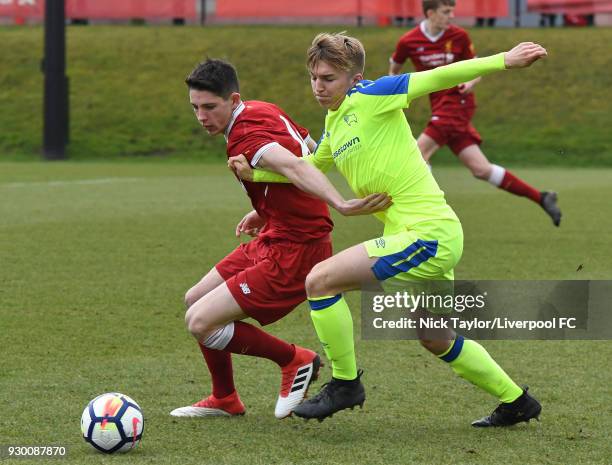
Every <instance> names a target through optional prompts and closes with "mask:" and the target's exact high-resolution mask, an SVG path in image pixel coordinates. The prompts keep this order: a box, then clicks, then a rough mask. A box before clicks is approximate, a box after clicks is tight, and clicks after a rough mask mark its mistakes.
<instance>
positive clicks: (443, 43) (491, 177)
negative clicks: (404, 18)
mask: <svg viewBox="0 0 612 465" xmlns="http://www.w3.org/2000/svg"><path fill="white" fill-rule="evenodd" d="M454 9H455V1H454V0H423V12H424V13H425V18H426V19H425V20H424V21H422V22H421V23H420V24H419V25H418V26H417V27H415V28H414V29H412V30H410V31H408V32H407V33H405V34H404V35H403V36H402V37H401V38H400V40H399V42H398V43H397V47H396V49H395V52H394V53H393V55H392V56H391V59H390V60H389V61H390V67H389V74H391V75H397V74H400V72H401V69H402V66H403V64H404V63H405V61H406V60H407V59H410V60H411V61H412V64H413V66H414V67H415V69H416V70H417V71H425V70H429V69H433V68H437V67H438V66H443V65H447V64H450V63H453V62H456V61H461V60H469V59H470V58H474V56H475V55H474V46H473V45H472V41H471V40H470V37H469V36H468V33H467V32H466V31H465V30H463V29H461V28H460V27H458V26H455V25H453V24H451V20H452V18H453V17H454ZM480 79H481V78H477V79H474V80H473V81H470V82H466V83H463V84H461V85H459V86H457V87H454V88H452V89H448V90H443V91H440V92H435V93H433V94H431V95H430V96H429V100H430V104H431V114H432V116H431V119H430V121H429V123H428V125H427V127H426V128H425V130H424V131H423V133H422V134H421V135H420V136H419V138H418V140H417V143H418V145H419V149H420V151H421V153H422V154H423V157H424V158H425V161H427V162H428V163H429V159H430V158H431V157H432V155H433V154H434V153H435V152H436V151H437V150H438V149H439V148H440V147H442V146H444V145H448V147H449V148H450V149H451V150H452V152H453V153H454V154H455V155H457V157H458V158H459V160H461V162H462V163H463V164H464V165H465V166H466V167H467V168H468V169H469V170H470V171H471V172H472V174H473V175H474V176H475V177H476V178H478V179H482V180H485V181H489V182H490V183H491V184H493V185H494V186H497V187H499V188H501V189H504V190H505V191H507V192H510V193H512V194H515V195H519V196H523V197H527V198H528V199H530V200H532V201H534V202H536V203H537V204H539V205H540V206H541V207H542V208H543V209H544V211H546V213H548V215H549V216H550V217H551V219H552V221H553V223H554V225H555V226H559V224H560V222H561V210H560V209H559V207H558V206H557V194H556V193H555V192H547V191H539V190H537V189H535V188H534V187H532V186H531V185H529V184H528V183H526V182H525V181H523V180H522V179H520V178H518V177H517V176H515V175H514V174H513V173H511V172H510V171H508V170H506V169H505V168H503V167H501V166H499V165H495V164H492V163H490V162H489V160H488V159H487V157H486V156H485V155H484V153H483V152H482V150H481V149H480V143H481V142H482V139H481V137H480V134H478V131H476V128H474V126H473V125H472V117H473V116H474V111H475V109H476V102H475V98H474V94H473V89H474V86H475V85H476V84H477V83H478V82H479V81H480Z"/></svg>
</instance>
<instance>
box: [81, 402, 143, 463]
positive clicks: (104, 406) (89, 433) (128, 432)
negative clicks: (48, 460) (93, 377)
mask: <svg viewBox="0 0 612 465" xmlns="http://www.w3.org/2000/svg"><path fill="white" fill-rule="evenodd" d="M143 430H144V418H143V416H142V410H140V406H139V405H138V404H137V403H136V402H135V401H134V400H133V399H132V398H130V397H128V396H125V395H123V394H119V393H118V392H109V393H107V394H102V395H100V396H98V397H96V398H95V399H93V400H92V401H91V402H90V403H89V405H87V407H85V410H83V415H82V416H81V431H82V432H83V439H85V441H87V442H88V443H89V444H91V445H92V446H93V447H95V448H96V449H97V450H99V451H100V452H104V453H106V454H112V453H114V452H127V451H129V450H132V449H133V448H134V447H136V445H137V444H138V443H139V442H140V440H141V439H142V432H143Z"/></svg>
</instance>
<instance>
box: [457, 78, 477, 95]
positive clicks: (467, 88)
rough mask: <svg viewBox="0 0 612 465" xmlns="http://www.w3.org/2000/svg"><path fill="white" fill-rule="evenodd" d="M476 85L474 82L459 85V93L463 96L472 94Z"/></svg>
mask: <svg viewBox="0 0 612 465" xmlns="http://www.w3.org/2000/svg"><path fill="white" fill-rule="evenodd" d="M474 85H475V83H474V82H472V81H470V82H464V83H463V84H459V85H458V86H457V88H458V89H459V93H460V94H461V95H467V94H471V93H472V92H473V91H474Z"/></svg>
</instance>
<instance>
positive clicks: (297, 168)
mask: <svg viewBox="0 0 612 465" xmlns="http://www.w3.org/2000/svg"><path fill="white" fill-rule="evenodd" d="M257 166H258V167H261V168H263V169H265V170H270V171H274V172H276V173H279V174H282V175H283V176H285V177H286V178H287V179H289V181H291V182H292V183H293V184H294V185H295V186H296V187H298V188H299V189H301V190H303V191H304V192H308V193H309V194H312V195H315V196H317V197H319V198H320V199H322V200H323V201H325V202H326V203H327V204H328V205H330V206H331V207H333V208H334V209H336V210H337V211H338V212H340V213H341V214H342V215H345V216H354V215H369V214H372V213H376V212H378V211H382V210H386V209H387V208H389V206H390V205H391V198H390V197H389V196H388V195H387V194H371V195H369V196H367V197H365V198H363V199H351V200H345V199H344V198H343V197H342V196H341V195H340V193H339V192H338V191H337V190H336V188H335V187H334V186H333V185H332V183H331V182H330V181H329V179H327V176H325V175H324V174H323V173H322V172H321V171H319V170H318V169H317V168H315V167H314V166H312V165H311V164H310V163H307V162H306V161H304V160H303V159H301V158H299V157H296V156H295V155H294V154H292V153H291V152H289V151H288V150H287V149H285V148H284V147H282V146H280V145H278V146H274V147H271V148H270V149H269V150H267V151H266V152H265V153H264V154H263V155H262V157H261V158H260V159H259V161H258V162H257Z"/></svg>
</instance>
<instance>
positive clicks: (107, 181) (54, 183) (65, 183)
mask: <svg viewBox="0 0 612 465" xmlns="http://www.w3.org/2000/svg"><path fill="white" fill-rule="evenodd" d="M142 180H143V178H99V179H75V180H73V181H32V182H9V183H5V184H0V187H36V186H41V187H47V186H49V187H51V186H53V187H54V186H71V185H89V184H112V183H115V182H134V181H142Z"/></svg>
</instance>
